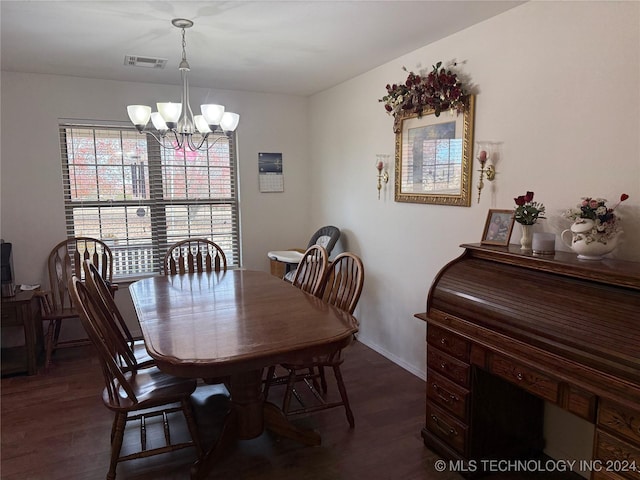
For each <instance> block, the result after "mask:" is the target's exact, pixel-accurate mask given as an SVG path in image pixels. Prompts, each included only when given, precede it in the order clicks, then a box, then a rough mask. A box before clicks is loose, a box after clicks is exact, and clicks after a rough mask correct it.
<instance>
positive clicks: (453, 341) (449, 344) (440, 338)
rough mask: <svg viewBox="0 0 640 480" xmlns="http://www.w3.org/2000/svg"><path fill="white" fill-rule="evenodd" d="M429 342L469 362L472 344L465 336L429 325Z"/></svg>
mask: <svg viewBox="0 0 640 480" xmlns="http://www.w3.org/2000/svg"><path fill="white" fill-rule="evenodd" d="M427 343H429V344H431V345H433V346H434V347H437V348H439V349H440V350H442V351H444V352H447V353H448V354H449V355H451V356H452V357H454V358H457V359H458V360H462V361H463V362H466V363H469V352H470V351H471V345H470V344H469V342H467V341H466V340H465V339H464V338H462V337H459V336H458V335H455V334H454V333H451V332H448V331H447V330H444V329H443V328H439V327H434V326H433V325H428V326H427Z"/></svg>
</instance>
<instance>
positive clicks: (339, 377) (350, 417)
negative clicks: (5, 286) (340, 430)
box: [333, 365, 356, 428]
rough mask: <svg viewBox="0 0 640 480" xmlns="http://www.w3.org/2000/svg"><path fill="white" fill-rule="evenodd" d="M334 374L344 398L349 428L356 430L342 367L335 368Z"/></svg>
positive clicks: (336, 366) (341, 396)
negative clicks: (341, 370)
mask: <svg viewBox="0 0 640 480" xmlns="http://www.w3.org/2000/svg"><path fill="white" fill-rule="evenodd" d="M333 373H334V375H335V377H336V381H337V383H338V390H339V391H340V398H342V403H343V404H344V409H345V413H346V414H347V420H348V421H349V426H350V427H351V428H354V427H355V425H356V422H355V420H354V418H353V412H352V411H351V406H350V405H349V398H348V397H347V389H346V387H345V386H344V380H343V379H342V372H340V365H334V366H333Z"/></svg>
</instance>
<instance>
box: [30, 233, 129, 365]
mask: <svg viewBox="0 0 640 480" xmlns="http://www.w3.org/2000/svg"><path fill="white" fill-rule="evenodd" d="M85 260H89V261H90V262H91V263H92V264H94V265H95V267H96V269H97V270H98V271H99V272H100V274H101V275H102V277H103V278H104V279H105V280H106V281H107V282H109V283H110V284H111V281H112V279H113V254H112V253H111V249H110V248H109V247H108V246H107V245H106V244H105V243H104V242H102V241H101V240H98V239H96V238H91V237H73V238H68V239H66V240H63V241H62V242H60V243H58V244H57V245H56V246H55V247H53V249H52V250H51V252H50V253H49V257H48V259H47V269H48V271H49V286H50V289H49V290H48V291H44V292H39V297H40V305H41V313H42V320H43V321H48V322H49V324H48V327H47V333H46V339H45V351H46V355H45V371H47V370H48V369H49V367H50V366H51V357H52V355H53V353H54V351H55V350H56V348H63V347H74V346H80V345H87V344H88V343H89V341H88V339H86V338H84V339H73V340H66V341H59V338H60V330H61V327H62V322H63V321H65V320H69V319H74V318H78V312H77V311H76V309H75V307H74V305H73V304H72V302H71V298H70V296H69V291H68V282H69V280H70V279H71V277H72V276H74V275H75V276H77V277H79V278H83V277H84V275H83V269H82V262H83V261H85ZM110 289H111V293H112V294H113V293H114V292H115V290H116V289H117V286H116V285H113V284H111V286H110Z"/></svg>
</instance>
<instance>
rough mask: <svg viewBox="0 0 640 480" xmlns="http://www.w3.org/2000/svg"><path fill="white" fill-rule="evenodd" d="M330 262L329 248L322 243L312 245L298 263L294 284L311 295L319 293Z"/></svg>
mask: <svg viewBox="0 0 640 480" xmlns="http://www.w3.org/2000/svg"><path fill="white" fill-rule="evenodd" d="M328 264H329V255H328V254H327V250H326V249H325V248H324V247H322V246H320V245H312V246H311V247H309V248H308V249H307V251H306V252H304V255H303V256H302V259H301V260H300V263H299V264H298V268H297V269H296V274H295V277H294V278H293V282H292V284H293V286H294V287H297V288H299V289H300V290H302V291H304V292H307V293H310V294H311V295H318V293H319V292H320V289H321V287H322V278H323V276H324V274H325V272H326V270H327V265H328Z"/></svg>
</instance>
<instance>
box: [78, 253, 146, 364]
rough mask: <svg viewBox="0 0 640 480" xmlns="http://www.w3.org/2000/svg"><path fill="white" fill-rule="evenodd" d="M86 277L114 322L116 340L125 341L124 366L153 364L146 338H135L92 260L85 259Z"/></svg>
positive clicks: (107, 317) (88, 286)
mask: <svg viewBox="0 0 640 480" xmlns="http://www.w3.org/2000/svg"><path fill="white" fill-rule="evenodd" d="M82 265H83V269H84V278H85V283H86V285H87V288H88V289H89V291H90V292H91V293H92V295H93V296H94V297H96V298H98V299H100V300H101V302H102V303H101V305H102V306H103V308H104V313H105V318H106V319H107V320H109V321H110V322H111V323H112V327H113V329H114V332H115V333H116V334H118V335H117V338H116V341H120V342H123V345H124V346H125V347H126V353H127V358H128V360H129V361H128V362H127V363H126V365H125V364H123V365H122V366H123V367H124V368H127V369H138V368H146V367H150V366H153V365H154V364H155V361H154V360H153V358H151V356H150V355H149V353H148V352H147V348H146V346H145V343H144V340H142V339H138V340H136V339H134V338H133V335H132V334H131V330H129V326H128V325H127V323H126V321H125V320H124V318H123V316H122V313H121V312H120V309H119V308H118V306H117V305H116V302H115V300H114V298H113V296H112V295H111V291H110V289H109V285H107V282H106V281H105V280H104V278H102V275H100V272H99V271H98V268H97V267H96V266H95V265H94V264H93V263H92V262H91V261H90V260H85V261H84V262H83V264H82Z"/></svg>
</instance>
